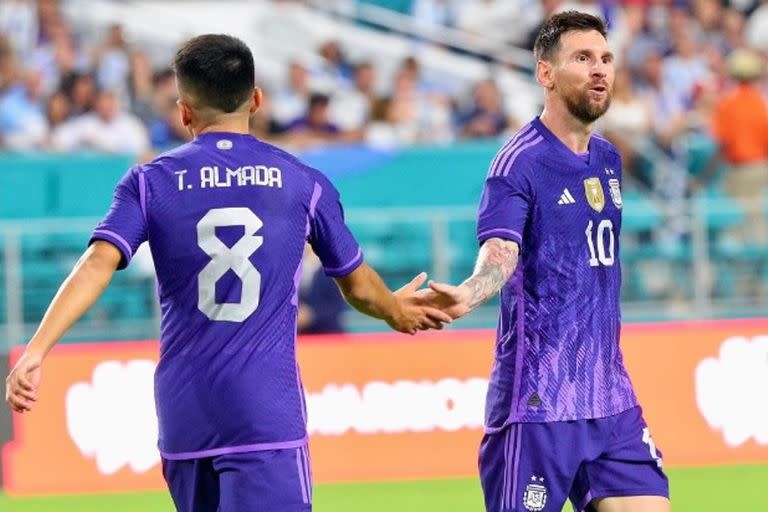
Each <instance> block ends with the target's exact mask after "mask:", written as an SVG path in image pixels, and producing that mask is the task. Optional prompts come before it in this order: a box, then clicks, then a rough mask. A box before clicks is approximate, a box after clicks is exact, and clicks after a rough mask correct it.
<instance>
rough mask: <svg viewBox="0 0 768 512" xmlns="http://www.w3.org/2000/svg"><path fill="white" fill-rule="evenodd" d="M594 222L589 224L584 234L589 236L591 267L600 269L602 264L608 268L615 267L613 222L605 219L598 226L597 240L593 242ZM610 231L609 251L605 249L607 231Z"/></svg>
mask: <svg viewBox="0 0 768 512" xmlns="http://www.w3.org/2000/svg"><path fill="white" fill-rule="evenodd" d="M592 226H593V224H592V221H591V220H590V221H589V224H587V229H586V230H585V231H584V233H585V234H586V235H587V246H588V247H589V266H590V267H599V266H600V265H601V264H602V265H605V266H606V267H610V266H611V265H613V259H614V258H613V256H614V245H615V243H616V237H615V236H614V234H613V222H611V219H603V220H601V221H600V224H598V225H597V233H596V235H597V236H596V237H595V238H596V240H595V241H594V242H593V241H592ZM606 230H608V249H607V250H606V247H605V231H606ZM595 246H597V253H595Z"/></svg>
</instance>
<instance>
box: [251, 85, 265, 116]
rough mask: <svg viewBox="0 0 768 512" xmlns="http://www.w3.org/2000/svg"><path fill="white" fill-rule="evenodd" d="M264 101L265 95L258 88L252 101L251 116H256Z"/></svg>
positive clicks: (254, 89) (254, 90) (255, 88)
mask: <svg viewBox="0 0 768 512" xmlns="http://www.w3.org/2000/svg"><path fill="white" fill-rule="evenodd" d="M263 99H264V95H263V94H262V93H261V89H259V88H258V87H254V88H253V98H252V101H251V108H250V109H249V112H250V113H251V114H255V113H256V111H257V110H259V107H261V102H262V100H263Z"/></svg>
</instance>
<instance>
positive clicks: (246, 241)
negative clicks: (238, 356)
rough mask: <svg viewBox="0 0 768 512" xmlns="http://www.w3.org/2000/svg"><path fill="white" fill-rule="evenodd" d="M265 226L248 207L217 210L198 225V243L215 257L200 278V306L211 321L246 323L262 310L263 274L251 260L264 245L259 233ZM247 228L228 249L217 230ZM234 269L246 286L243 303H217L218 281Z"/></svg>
mask: <svg viewBox="0 0 768 512" xmlns="http://www.w3.org/2000/svg"><path fill="white" fill-rule="evenodd" d="M263 225H264V223H263V222H262V221H261V219H260V218H258V217H257V216H256V214H255V213H253V212H252V211H251V210H250V209H248V208H214V209H213V210H210V211H208V213H206V214H205V215H204V216H203V218H202V219H200V222H198V223H197V244H198V245H199V246H200V248H201V249H202V250H203V251H205V253H206V254H207V255H208V256H210V257H211V261H209V262H208V264H207V265H206V266H205V267H203V270H201V271H200V274H199V275H198V276H197V297H198V299H197V307H198V309H199V310H200V311H202V312H203V313H205V315H206V316H207V317H208V318H210V319H211V320H219V321H229V322H242V321H244V320H245V319H246V318H248V317H249V316H250V315H251V313H253V312H254V311H256V308H257V307H259V294H260V292H261V274H260V273H259V271H258V270H257V269H256V267H254V266H253V264H252V263H251V261H250V259H249V258H250V257H251V255H252V254H253V253H254V252H256V249H258V248H259V247H261V244H263V243H264V237H263V236H257V235H256V232H257V231H258V230H260V229H261V227H262V226H263ZM225 226H243V228H244V233H243V237H242V238H241V239H240V240H238V241H237V243H235V245H233V246H232V247H228V246H227V245H226V244H225V243H224V242H222V241H221V240H219V237H217V236H216V228H218V227H225ZM230 270H232V271H233V272H234V273H235V275H236V276H237V277H239V278H240V281H242V283H243V287H242V291H241V293H240V302H225V303H222V304H218V303H217V302H216V282H217V281H218V280H219V279H221V278H222V277H224V274H226V273H227V272H229V271H230Z"/></svg>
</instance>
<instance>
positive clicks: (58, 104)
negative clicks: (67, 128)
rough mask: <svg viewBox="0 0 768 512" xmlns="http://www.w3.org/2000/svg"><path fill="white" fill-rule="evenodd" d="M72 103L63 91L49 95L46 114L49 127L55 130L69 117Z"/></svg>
mask: <svg viewBox="0 0 768 512" xmlns="http://www.w3.org/2000/svg"><path fill="white" fill-rule="evenodd" d="M70 109H71V105H70V103H69V98H67V95H66V94H64V93H63V92H61V91H56V92H55V93H53V94H51V95H50V96H49V97H48V101H47V103H46V108H45V114H46V117H47V118H48V129H49V130H50V131H53V130H54V129H55V128H57V127H58V126H59V125H61V124H63V123H64V122H65V121H66V120H67V119H69V113H70Z"/></svg>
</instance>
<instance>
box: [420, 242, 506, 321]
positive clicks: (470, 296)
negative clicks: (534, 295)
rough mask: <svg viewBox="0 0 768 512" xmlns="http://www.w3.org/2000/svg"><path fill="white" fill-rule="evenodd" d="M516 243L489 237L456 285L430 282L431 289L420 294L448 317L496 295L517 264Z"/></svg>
mask: <svg viewBox="0 0 768 512" xmlns="http://www.w3.org/2000/svg"><path fill="white" fill-rule="evenodd" d="M519 255H520V247H519V246H518V245H517V242H513V241H511V240H505V239H502V238H489V239H488V240H486V241H485V243H484V244H483V245H482V247H480V252H479V253H478V255H477V262H476V263H475V270H474V272H473V273H472V275H471V276H470V277H469V278H468V279H467V280H465V281H464V282H463V283H461V284H460V285H458V286H452V285H449V284H443V283H435V282H430V283H429V287H430V288H431V292H427V293H426V294H424V297H425V298H426V299H427V300H428V301H429V302H430V303H431V304H432V305H434V306H436V307H439V308H440V309H442V310H443V311H445V312H446V313H448V314H449V315H451V317H453V318H454V319H455V318H460V317H462V316H464V315H466V314H467V313H469V312H470V311H472V310H473V309H475V308H476V307H477V306H479V305H480V304H482V303H483V302H485V301H487V300H488V299H489V298H491V297H492V296H493V295H496V294H497V293H498V292H499V290H501V287H502V286H504V284H505V283H506V282H507V281H508V280H509V278H510V277H511V276H512V273H513V272H514V271H515V268H517V260H518V257H519Z"/></svg>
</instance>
